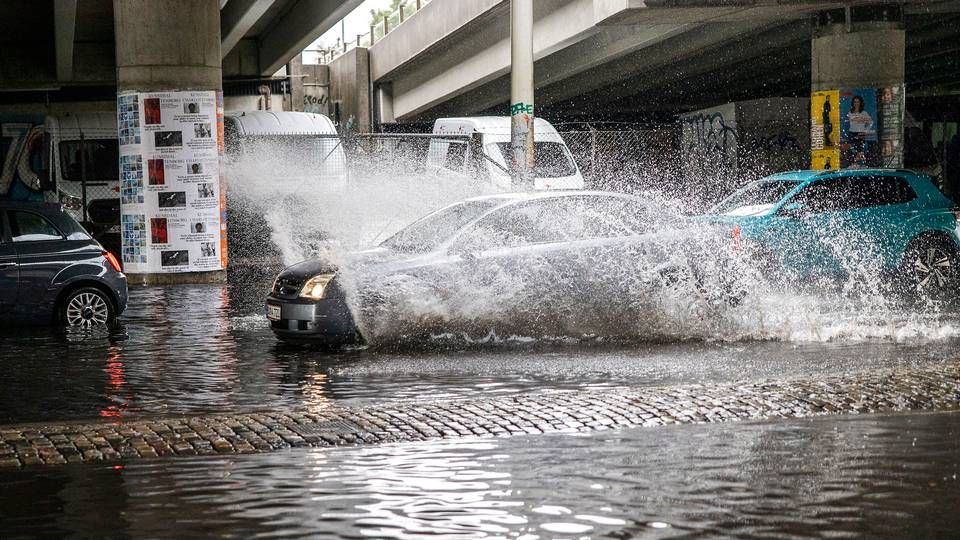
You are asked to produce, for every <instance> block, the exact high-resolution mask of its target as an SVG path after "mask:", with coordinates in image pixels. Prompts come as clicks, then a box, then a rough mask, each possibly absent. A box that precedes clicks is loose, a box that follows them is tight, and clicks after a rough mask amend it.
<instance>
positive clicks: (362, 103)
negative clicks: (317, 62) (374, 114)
mask: <svg viewBox="0 0 960 540" xmlns="http://www.w3.org/2000/svg"><path fill="white" fill-rule="evenodd" d="M329 65H330V101H332V102H333V103H335V104H339V108H340V126H339V130H340V133H341V134H343V135H347V134H351V133H368V132H370V130H371V129H372V127H373V121H372V118H371V107H370V105H371V103H372V101H373V95H372V86H373V85H372V84H371V83H370V55H369V52H368V50H367V49H366V48H364V47H354V48H353V49H350V50H349V51H347V52H345V53H343V54H341V55H340V56H338V57H337V58H336V59H335V60H334V61H333V62H330V64H329Z"/></svg>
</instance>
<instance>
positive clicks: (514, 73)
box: [510, 0, 535, 189]
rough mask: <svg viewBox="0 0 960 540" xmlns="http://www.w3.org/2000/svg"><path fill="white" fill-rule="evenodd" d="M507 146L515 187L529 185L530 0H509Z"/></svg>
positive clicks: (531, 126) (531, 18)
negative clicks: (508, 146) (508, 139)
mask: <svg viewBox="0 0 960 540" xmlns="http://www.w3.org/2000/svg"><path fill="white" fill-rule="evenodd" d="M510 149H511V150H512V152H511V153H512V159H511V169H510V170H511V173H512V181H513V185H514V187H521V188H524V189H527V188H530V187H532V180H533V166H534V160H535V156H534V153H533V0H510Z"/></svg>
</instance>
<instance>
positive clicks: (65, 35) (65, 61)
mask: <svg viewBox="0 0 960 540" xmlns="http://www.w3.org/2000/svg"><path fill="white" fill-rule="evenodd" d="M53 25H54V30H55V32H56V34H55V35H56V38H55V41H56V48H57V80H58V81H69V80H71V79H73V43H74V35H75V34H76V31H77V0H55V1H54V4H53Z"/></svg>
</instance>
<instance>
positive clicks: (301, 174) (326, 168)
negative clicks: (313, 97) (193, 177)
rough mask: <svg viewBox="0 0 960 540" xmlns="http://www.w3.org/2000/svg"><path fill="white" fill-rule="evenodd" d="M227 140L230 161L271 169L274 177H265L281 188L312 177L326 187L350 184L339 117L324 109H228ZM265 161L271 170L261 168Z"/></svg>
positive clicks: (249, 169)
mask: <svg viewBox="0 0 960 540" xmlns="http://www.w3.org/2000/svg"><path fill="white" fill-rule="evenodd" d="M223 139H224V151H225V153H226V158H227V160H228V161H230V162H233V163H235V164H241V165H243V167H244V168H245V170H246V172H248V173H254V174H256V173H258V172H260V173H269V174H270V176H271V177H270V178H269V179H266V178H263V179H260V181H269V182H271V183H273V184H275V185H276V186H277V187H278V188H290V189H295V188H297V187H298V186H299V187H300V188H302V187H304V186H302V185H300V183H301V182H303V181H307V180H309V181H311V182H313V181H317V182H320V185H322V186H323V187H342V186H343V185H344V184H345V183H346V180H347V157H346V153H345V152H344V149H343V145H342V144H341V142H340V138H339V136H338V135H337V129H336V127H334V125H333V122H331V121H330V119H329V118H327V117H326V116H324V115H322V114H314V113H304V112H285V111H279V112H274V111H247V112H237V113H228V114H226V115H225V116H224V119H223ZM265 158H269V159H265ZM261 163H266V164H268V165H269V166H270V169H269V171H257V170H256V169H257V167H258V164H261ZM277 164H283V166H282V167H277Z"/></svg>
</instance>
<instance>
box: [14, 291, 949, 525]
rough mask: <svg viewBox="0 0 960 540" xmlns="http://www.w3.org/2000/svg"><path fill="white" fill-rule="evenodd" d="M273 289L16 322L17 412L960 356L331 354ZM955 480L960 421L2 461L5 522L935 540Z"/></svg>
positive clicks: (668, 351) (220, 406) (498, 347)
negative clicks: (87, 327)
mask: <svg viewBox="0 0 960 540" xmlns="http://www.w3.org/2000/svg"><path fill="white" fill-rule="evenodd" d="M268 286H269V278H268V277H261V278H258V279H245V280H238V279H233V280H232V282H231V283H230V284H228V285H224V286H216V285H211V286H180V287H158V288H151V289H134V290H132V298H131V308H130V310H129V311H128V312H126V313H125V314H124V316H123V320H122V323H123V329H122V331H121V332H113V333H106V332H105V333H102V334H97V335H74V334H64V333H61V332H56V331H53V330H50V329H20V330H7V331H6V332H5V333H4V334H2V337H0V339H2V340H3V347H2V349H0V362H2V363H3V367H4V369H3V370H2V371H0V385H2V386H0V387H2V388H3V389H4V390H3V392H2V393H0V424H10V423H20V422H33V421H61V420H85V419H95V418H101V419H110V418H126V419H132V418H139V417H150V416H159V415H169V414H180V413H189V414H194V413H196V414H201V413H238V412H247V411H258V410H314V409H324V408H325V407H329V406H348V407H349V406H365V405H376V404H383V403H401V402H403V403H417V402H423V401H425V400H427V401H436V400H449V399H463V398H478V397H484V396H491V397H492V396H509V395H531V394H537V393H551V392H573V391H577V390H615V389H629V388H638V387H644V386H674V385H689V384H691V383H729V382H733V383H739V382H743V383H747V382H756V381H780V380H788V379H813V380H816V379H817V378H819V377H827V376H835V375H843V374H850V375H855V374H857V373H864V372H871V371H875V370H878V369H886V368H900V367H924V366H931V365H943V364H951V363H955V362H956V361H957V358H958V355H960V354H958V352H957V351H958V350H960V348H958V345H960V343H958V341H957V339H956V338H954V337H952V334H951V333H950V331H949V328H950V326H949V324H948V323H939V326H937V327H930V328H926V329H924V331H923V332H920V334H921V335H920V336H919V337H918V335H917V333H916V332H915V331H912V330H911V331H910V332H912V333H909V335H908V336H907V338H906V339H904V337H903V333H902V332H903V328H904V326H903V325H899V324H898V323H897V322H896V321H889V322H886V323H884V324H886V325H887V327H888V328H889V332H888V334H886V335H882V334H881V336H880V337H876V328H878V327H873V328H872V329H870V331H869V332H868V333H869V334H870V335H871V336H873V337H869V338H861V339H830V340H827V341H816V340H797V341H792V342H791V341H734V342H723V341H720V342H703V341H695V340H691V341H685V342H677V343H651V342H633V343H624V342H618V343H617V342H615V343H610V342H605V341H604V340H602V339H592V340H583V341H576V340H571V339H538V340H529V339H513V340H511V339H508V340H503V341H499V342H496V343H485V344H476V343H473V344H471V343H462V342H461V343H451V342H449V341H447V340H440V341H438V343H436V344H433V345H428V346H410V347H404V348H402V349H398V348H396V347H394V348H371V349H357V350H352V351H344V352H336V353H334V352H330V351H325V350H322V349H304V348H296V347H288V346H283V345H281V344H279V343H278V342H277V341H276V339H275V338H274V336H273V335H272V333H271V332H270V330H269V327H268V325H267V322H266V320H265V318H264V316H263V314H262V304H261V303H262V298H263V294H264V291H265V290H266V288H267V287H268ZM818 316H819V317H821V318H822V317H823V315H822V314H820V315H818ZM818 320H819V319H818ZM882 327H883V326H880V328H882ZM944 329H946V331H944ZM814 330H815V329H814ZM958 472H960V415H958V414H957V413H955V412H939V413H923V414H918V413H910V414H897V415H856V416H837V415H834V416H827V417H821V418H814V419H806V420H803V419H790V420H781V421H779V422H770V421H768V422H742V423H724V424H719V425H688V426H666V427H659V428H649V429H633V428H631V429H626V430H620V431H605V432H595V433H584V434H564V435H542V436H515V437H508V438H489V437H466V438H462V439H458V440H451V441H431V442H409V443H402V444H385V445H377V446H366V447H356V448H299V449H290V450H282V451H278V452H273V453H267V454H260V455H235V456H229V457H226V456H205V457H194V458H173V459H170V458H167V459H145V460H137V461H131V462H129V463H125V464H122V465H116V464H110V465H106V464H102V465H101V464H75V465H65V466H62V467H48V468H33V469H24V470H19V471H18V470H4V471H0V530H2V531H3V532H4V536H5V537H17V536H19V535H24V536H39V535H53V536H63V535H71V534H73V535H79V536H98V535H104V534H108V533H112V534H116V533H117V532H119V531H122V533H121V534H125V535H130V536H195V535H211V534H217V535H231V534H232V535H243V536H254V535H269V536H281V537H291V536H324V537H336V538H359V537H384V538H415V537H422V536H425V535H430V536H438V537H451V538H455V537H456V538H459V537H462V538H475V537H481V536H488V537H527V538H574V537H602V538H632V537H636V536H643V537H690V536H701V535H704V534H706V535H710V536H714V535H721V536H736V537H760V536H770V535H775V536H783V535H799V536H838V537H848V536H849V537H854V536H855V537H860V536H869V537H892V538H894V537H915V536H927V537H938V536H949V535H950V534H952V532H953V531H955V529H956V527H958V526H960V518H958V516H957V514H956V512H955V509H956V508H957V507H958V506H960V484H958V480H957V474H958Z"/></svg>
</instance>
